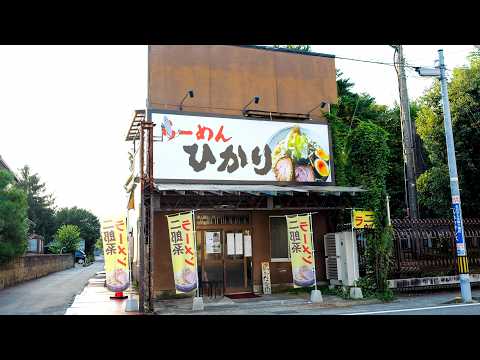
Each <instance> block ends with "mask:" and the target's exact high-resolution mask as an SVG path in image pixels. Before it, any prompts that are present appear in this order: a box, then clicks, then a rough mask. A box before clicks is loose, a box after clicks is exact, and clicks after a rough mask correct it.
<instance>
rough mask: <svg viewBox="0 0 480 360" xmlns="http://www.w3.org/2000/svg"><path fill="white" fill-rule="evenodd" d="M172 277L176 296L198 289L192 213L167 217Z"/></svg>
mask: <svg viewBox="0 0 480 360" xmlns="http://www.w3.org/2000/svg"><path fill="white" fill-rule="evenodd" d="M167 220H168V232H169V236H170V251H171V256H172V265H173V276H174V281H175V290H176V293H177V294H183V293H188V292H191V291H192V290H194V289H196V288H197V287H198V273H197V256H196V247H195V238H194V236H195V229H194V221H193V212H188V213H180V214H175V215H167Z"/></svg>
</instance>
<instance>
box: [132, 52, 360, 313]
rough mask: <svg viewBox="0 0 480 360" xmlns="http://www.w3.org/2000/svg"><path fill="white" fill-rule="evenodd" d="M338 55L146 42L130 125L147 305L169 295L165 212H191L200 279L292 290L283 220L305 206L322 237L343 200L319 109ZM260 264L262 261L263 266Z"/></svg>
mask: <svg viewBox="0 0 480 360" xmlns="http://www.w3.org/2000/svg"><path fill="white" fill-rule="evenodd" d="M336 100H337V90H336V74H335V57H334V56H332V55H325V54H317V53H301V52H295V51H290V50H277V49H272V48H264V47H258V46H220V45H209V46H199V45H195V46H166V45H157V46H149V50H148V100H147V104H148V106H147V108H146V109H143V110H137V111H135V114H134V117H133V120H132V122H131V126H130V128H129V131H128V135H127V141H129V142H130V143H131V168H130V169H131V176H130V178H129V180H128V181H127V184H126V189H127V192H128V196H129V198H128V199H129V201H128V204H129V206H128V208H129V215H128V223H129V236H131V238H132V240H133V241H132V242H131V244H132V249H131V251H132V254H133V263H132V268H133V274H134V278H135V279H136V280H138V282H139V284H140V290H141V297H143V300H142V299H141V302H142V301H144V302H145V304H146V306H148V304H151V303H152V302H153V301H154V300H155V299H156V298H159V297H164V296H168V295H171V294H174V293H175V283H174V278H173V270H172V261H171V252H170V240H169V233H168V226H167V217H166V215H169V214H174V213H178V212H183V211H191V210H194V211H195V223H196V239H197V256H198V258H197V260H198V271H199V279H200V284H202V285H203V286H207V285H211V284H215V285H216V286H217V287H220V288H221V291H222V292H223V293H224V294H235V293H246V292H256V293H262V291H263V288H262V264H265V263H266V264H268V267H269V270H270V282H271V286H272V290H273V291H274V290H275V289H276V288H278V287H285V286H291V285H292V272H291V264H290V254H289V247H288V238H287V228H286V220H285V217H284V216H285V215H288V214H298V213H307V212H311V213H313V217H312V220H313V224H312V229H313V234H314V236H313V241H314V245H315V262H316V277H317V281H318V282H319V283H320V282H322V281H325V280H326V271H325V251H324V245H323V236H324V234H326V233H327V232H333V231H335V226H336V224H335V218H336V212H337V211H340V210H342V209H343V208H344V205H343V203H344V199H345V197H346V196H351V195H354V194H355V193H356V192H359V191H362V190H361V189H359V188H345V187H338V186H336V185H335V164H334V163H333V151H332V149H333V148H332V139H331V132H330V128H329V124H328V122H327V120H326V118H325V114H326V113H328V111H329V110H330V105H331V104H334V103H336ZM264 266H265V265H264Z"/></svg>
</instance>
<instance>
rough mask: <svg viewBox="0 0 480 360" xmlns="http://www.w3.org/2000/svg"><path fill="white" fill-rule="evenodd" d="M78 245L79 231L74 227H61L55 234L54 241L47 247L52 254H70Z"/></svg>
mask: <svg viewBox="0 0 480 360" xmlns="http://www.w3.org/2000/svg"><path fill="white" fill-rule="evenodd" d="M79 245H80V229H79V228H78V226H76V225H62V226H61V227H60V228H59V229H58V230H57V232H56V234H55V240H54V241H52V242H51V243H50V245H49V249H50V251H52V252H54V253H57V254H59V253H72V252H74V251H76V250H77V249H78V247H79Z"/></svg>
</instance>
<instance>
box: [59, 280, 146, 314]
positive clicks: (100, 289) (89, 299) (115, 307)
mask: <svg viewBox="0 0 480 360" xmlns="http://www.w3.org/2000/svg"><path fill="white" fill-rule="evenodd" d="M104 284H105V272H103V271H101V272H98V273H97V274H96V275H95V276H94V277H93V278H91V279H90V280H89V281H88V285H87V286H86V287H85V288H84V289H83V291H82V292H81V293H80V294H79V295H77V296H76V297H75V299H74V301H73V303H72V305H71V306H70V307H69V308H68V309H67V311H66V312H65V315H140V313H139V312H126V311H125V305H126V303H127V300H128V299H124V300H112V299H110V296H113V295H114V293H113V292H111V291H109V290H108V289H107V288H106V287H105V286H104ZM124 294H125V295H128V296H129V297H130V296H132V297H133V298H134V299H136V300H137V304H138V294H137V293H136V292H132V294H130V289H129V290H127V291H126V292H124Z"/></svg>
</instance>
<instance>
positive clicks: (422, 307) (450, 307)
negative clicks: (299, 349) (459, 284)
mask: <svg viewBox="0 0 480 360" xmlns="http://www.w3.org/2000/svg"><path fill="white" fill-rule="evenodd" d="M457 297H460V291H459V290H453V289H452V290H448V291H440V292H430V293H424V294H422V293H419V294H412V295H400V296H398V298H397V299H396V300H395V301H393V302H390V303H381V304H370V305H358V306H352V307H348V308H344V309H339V308H337V309H318V310H313V311H309V312H304V314H308V313H309V314H312V315H313V314H315V315H363V316H365V315H367V316H377V315H480V302H473V303H470V304H463V303H455V299H456V298H457ZM472 297H473V298H474V300H475V299H476V300H479V299H480V290H479V289H472Z"/></svg>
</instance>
